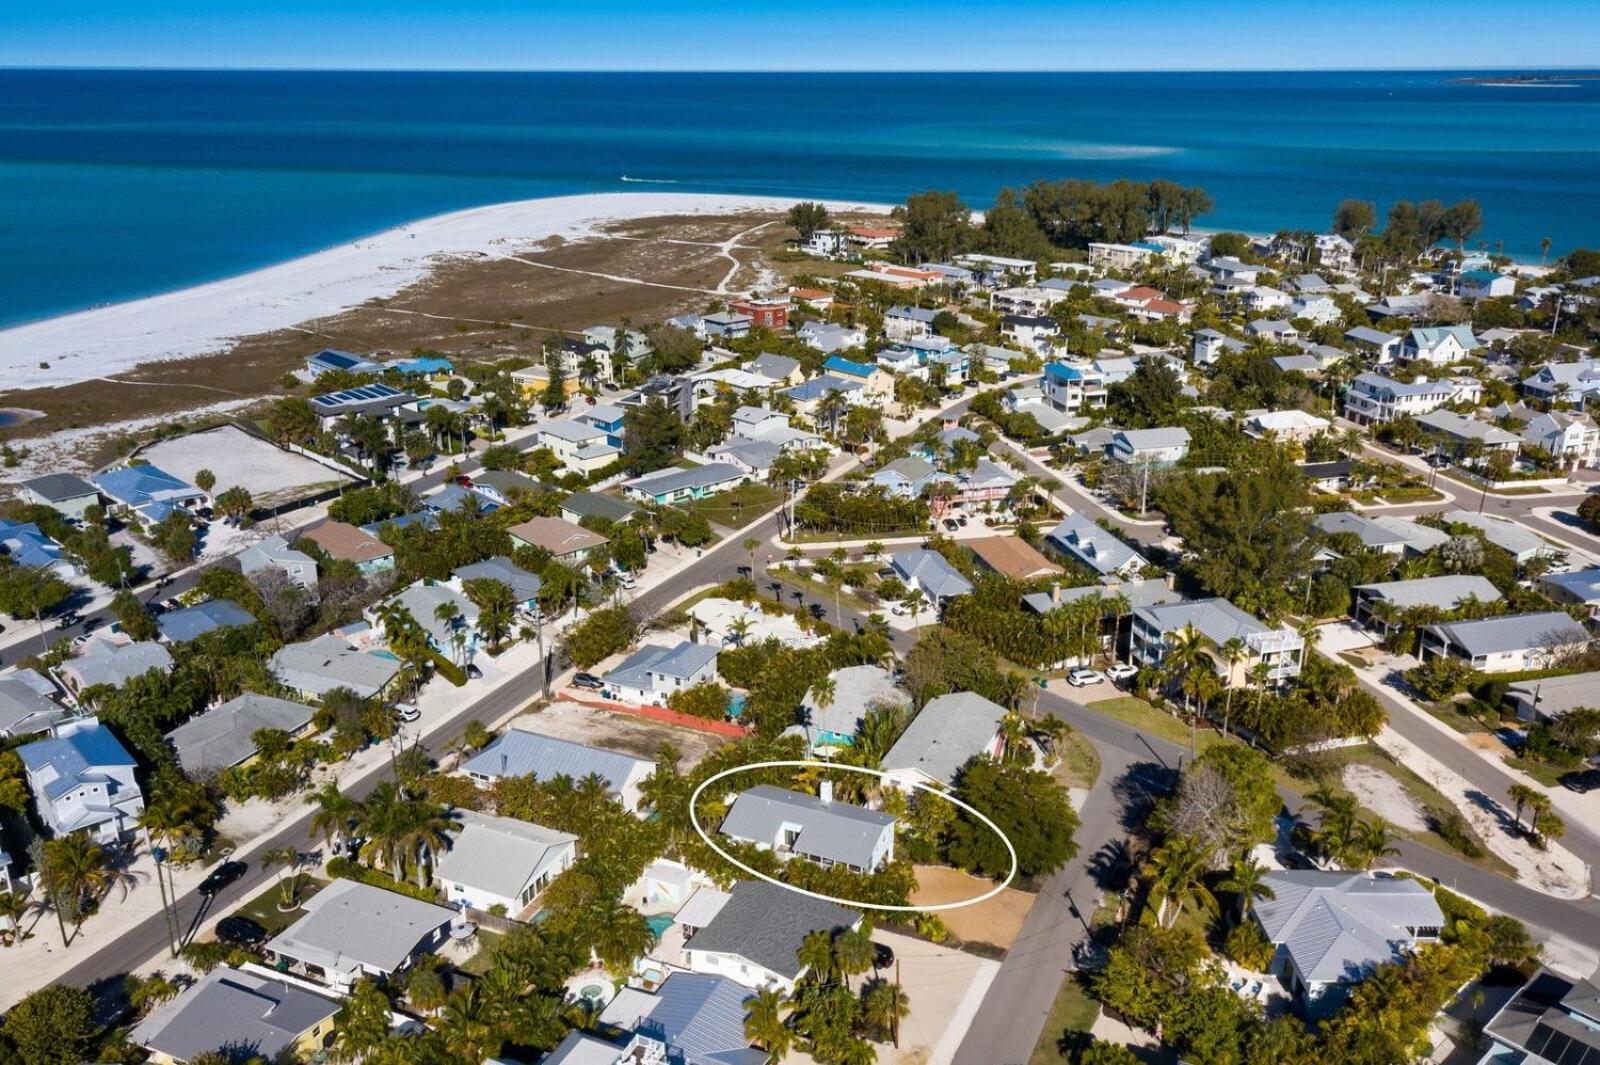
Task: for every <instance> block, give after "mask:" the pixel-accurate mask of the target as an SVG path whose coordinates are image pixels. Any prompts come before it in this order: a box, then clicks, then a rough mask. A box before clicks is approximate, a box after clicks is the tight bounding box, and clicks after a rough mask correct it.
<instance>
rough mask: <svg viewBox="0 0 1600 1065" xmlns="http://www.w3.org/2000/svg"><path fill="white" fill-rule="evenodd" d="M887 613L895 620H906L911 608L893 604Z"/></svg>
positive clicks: (901, 604)
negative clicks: (895, 618)
mask: <svg viewBox="0 0 1600 1065" xmlns="http://www.w3.org/2000/svg"><path fill="white" fill-rule="evenodd" d="M889 613H891V614H893V615H894V616H895V617H897V618H908V617H910V616H911V608H910V607H908V606H906V605H905V604H904V603H895V604H894V605H893V606H891V607H890V608H889Z"/></svg>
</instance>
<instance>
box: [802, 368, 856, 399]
mask: <svg viewBox="0 0 1600 1065" xmlns="http://www.w3.org/2000/svg"><path fill="white" fill-rule="evenodd" d="M861 387H862V384H861V382H860V381H846V380H844V379H843V378H842V377H834V376H833V375H831V374H823V375H822V376H821V377H813V378H812V379H811V380H809V381H807V382H805V383H804V384H801V385H796V386H795V387H793V388H790V389H785V390H784V393H783V394H784V395H786V396H788V397H790V398H791V399H797V400H799V401H800V402H802V403H804V402H805V401H807V400H812V399H821V398H822V397H823V396H825V395H827V394H828V393H829V392H854V391H855V390H856V389H858V388H861Z"/></svg>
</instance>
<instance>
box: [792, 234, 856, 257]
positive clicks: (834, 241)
mask: <svg viewBox="0 0 1600 1065" xmlns="http://www.w3.org/2000/svg"><path fill="white" fill-rule="evenodd" d="M849 246H850V235H849V234H848V233H846V232H845V231H844V230H842V229H819V230H817V231H816V232H814V233H812V234H811V236H809V237H807V238H806V239H805V240H804V241H803V242H802V243H801V245H800V250H801V251H803V252H805V253H806V254H807V255H819V256H821V257H823V258H825V259H832V258H835V257H837V256H840V255H843V254H844V252H845V249H846V248H848V247H849Z"/></svg>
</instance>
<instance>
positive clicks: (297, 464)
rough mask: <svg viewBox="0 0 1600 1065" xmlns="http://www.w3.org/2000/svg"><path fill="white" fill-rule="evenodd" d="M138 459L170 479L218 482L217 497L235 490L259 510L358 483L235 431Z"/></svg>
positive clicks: (173, 443)
mask: <svg viewBox="0 0 1600 1065" xmlns="http://www.w3.org/2000/svg"><path fill="white" fill-rule="evenodd" d="M139 457H140V458H142V459H144V460H146V461H147V462H149V463H150V464H151V465H152V466H158V467H160V468H161V469H163V470H166V471H167V472H168V473H170V474H172V475H174V476H176V477H182V478H183V479H184V480H186V481H188V482H190V483H191V484H193V483H194V477H195V474H196V473H198V472H199V471H200V470H210V471H211V472H212V473H214V474H216V476H217V483H216V486H215V487H214V488H213V489H212V491H213V492H214V493H216V492H222V491H224V490H226V489H228V488H232V487H233V486H235V485H239V486H241V487H243V488H244V489H245V490H247V491H248V492H249V493H250V496H251V498H252V499H254V500H255V503H256V505H257V506H270V505H273V504H277V503H287V502H289V501H291V500H294V499H300V498H303V497H305V496H308V495H312V494H314V493H316V492H318V491H321V490H323V489H325V488H333V487H335V486H336V485H338V484H340V483H353V482H354V481H355V478H354V477H352V476H350V475H349V474H341V473H340V472H339V471H338V470H335V469H332V468H330V467H328V466H324V465H322V463H320V462H313V461H312V460H311V459H308V458H305V457H304V456H302V455H296V454H294V453H293V452H290V451H284V450H281V449H280V448H277V447H274V446H273V445H271V444H269V443H267V442H266V441H265V440H262V439H260V438H258V437H254V436H251V435H250V434H249V433H247V432H245V431H244V430H242V429H239V428H237V427H235V426H232V425H224V426H219V427H218V428H216V429H208V430H206V431H205V432H203V433H191V434H190V435H188V436H179V437H174V438H173V439H171V440H163V441H161V442H160V443H159V444H152V445H151V446H150V447H148V448H145V449H144V451H142V452H140V454H139Z"/></svg>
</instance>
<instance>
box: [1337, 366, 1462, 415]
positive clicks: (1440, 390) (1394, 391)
mask: <svg viewBox="0 0 1600 1065" xmlns="http://www.w3.org/2000/svg"><path fill="white" fill-rule="evenodd" d="M1454 395H1455V384H1454V382H1452V381H1448V380H1445V381H1432V380H1429V379H1428V378H1426V377H1418V378H1417V379H1416V380H1415V381H1411V382H1409V383H1408V382H1405V381H1396V380H1394V379H1393V378H1391V377H1385V376H1384V375H1382V374H1380V373H1371V372H1369V373H1363V374H1357V375H1356V377H1355V378H1354V379H1353V380H1352V381H1351V382H1350V387H1349V388H1348V389H1346V391H1345V394H1344V413H1345V417H1347V418H1349V419H1350V420H1351V421H1353V422H1356V423H1358V424H1361V425H1383V424H1387V423H1388V422H1392V421H1394V420H1395V419H1397V418H1405V417H1411V418H1415V417H1417V416H1418V415H1421V414H1426V413H1428V412H1429V411H1431V410H1437V409H1439V408H1440V407H1442V406H1444V405H1445V404H1446V403H1448V402H1450V400H1451V398H1452V397H1453V396H1454Z"/></svg>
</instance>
